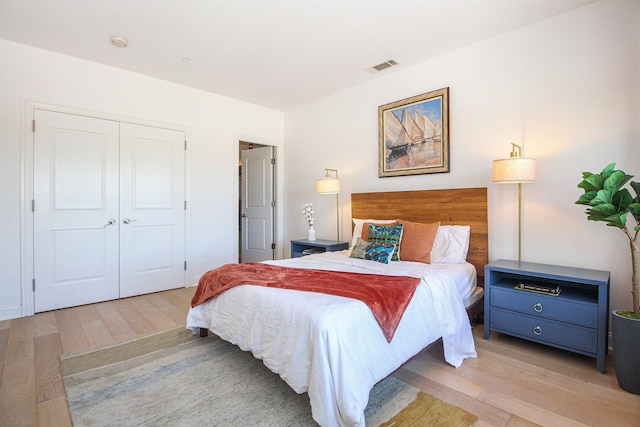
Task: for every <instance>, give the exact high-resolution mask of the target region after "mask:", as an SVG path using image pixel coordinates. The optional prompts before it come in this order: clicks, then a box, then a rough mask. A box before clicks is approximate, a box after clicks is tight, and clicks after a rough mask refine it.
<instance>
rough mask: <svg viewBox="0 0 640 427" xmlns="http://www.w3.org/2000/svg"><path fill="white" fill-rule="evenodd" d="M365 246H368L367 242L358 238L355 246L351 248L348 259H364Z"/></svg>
mask: <svg viewBox="0 0 640 427" xmlns="http://www.w3.org/2000/svg"><path fill="white" fill-rule="evenodd" d="M367 246H369V242H367V241H366V240H363V239H361V238H360V237H358V240H356V244H355V245H354V246H353V249H351V253H350V254H349V257H351V258H359V259H364V254H365V253H366V251H367Z"/></svg>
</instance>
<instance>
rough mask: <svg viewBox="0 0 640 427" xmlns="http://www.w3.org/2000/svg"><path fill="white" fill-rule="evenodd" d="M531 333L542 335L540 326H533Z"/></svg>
mask: <svg viewBox="0 0 640 427" xmlns="http://www.w3.org/2000/svg"><path fill="white" fill-rule="evenodd" d="M533 333H534V334H536V335H542V328H541V327H540V326H536V327H535V328H533Z"/></svg>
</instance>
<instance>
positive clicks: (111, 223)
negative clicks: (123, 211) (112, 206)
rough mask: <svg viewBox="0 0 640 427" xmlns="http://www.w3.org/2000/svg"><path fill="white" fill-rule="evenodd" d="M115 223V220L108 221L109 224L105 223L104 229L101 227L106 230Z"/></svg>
mask: <svg viewBox="0 0 640 427" xmlns="http://www.w3.org/2000/svg"><path fill="white" fill-rule="evenodd" d="M115 223H116V220H115V219H110V220H109V222H107V223H106V224H105V225H104V227H103V228H107V227H108V226H110V225H113V224H115Z"/></svg>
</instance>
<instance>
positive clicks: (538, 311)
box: [533, 302, 542, 313]
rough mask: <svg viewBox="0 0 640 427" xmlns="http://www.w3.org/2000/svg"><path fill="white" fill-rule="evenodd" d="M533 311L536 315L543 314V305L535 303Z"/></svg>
mask: <svg viewBox="0 0 640 427" xmlns="http://www.w3.org/2000/svg"><path fill="white" fill-rule="evenodd" d="M533 311H535V312H536V313H542V304H540V303H539V302H537V303H535V304H534V305H533Z"/></svg>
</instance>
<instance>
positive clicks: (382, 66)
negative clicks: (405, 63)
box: [371, 59, 398, 71]
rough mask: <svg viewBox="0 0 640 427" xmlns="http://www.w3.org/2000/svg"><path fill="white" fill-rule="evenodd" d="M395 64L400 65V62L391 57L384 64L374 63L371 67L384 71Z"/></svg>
mask: <svg viewBox="0 0 640 427" xmlns="http://www.w3.org/2000/svg"><path fill="white" fill-rule="evenodd" d="M394 65H398V63H397V62H396V61H394V60H393V59H389V60H388V61H385V62H383V63H382V64H378V65H374V66H373V67H371V70H375V71H382V70H385V69H387V68H390V67H393V66H394Z"/></svg>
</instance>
